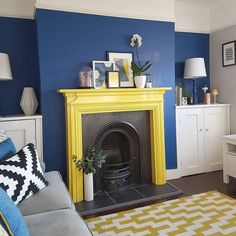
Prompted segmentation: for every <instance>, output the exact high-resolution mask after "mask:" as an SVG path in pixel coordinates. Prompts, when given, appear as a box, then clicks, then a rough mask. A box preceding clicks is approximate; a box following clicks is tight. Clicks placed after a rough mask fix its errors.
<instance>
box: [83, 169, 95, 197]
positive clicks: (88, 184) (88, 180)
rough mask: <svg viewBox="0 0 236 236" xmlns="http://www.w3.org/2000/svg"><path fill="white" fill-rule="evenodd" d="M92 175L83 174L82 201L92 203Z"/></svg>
mask: <svg viewBox="0 0 236 236" xmlns="http://www.w3.org/2000/svg"><path fill="white" fill-rule="evenodd" d="M93 199H94V196H93V173H89V174H85V173H84V200H85V201H93Z"/></svg>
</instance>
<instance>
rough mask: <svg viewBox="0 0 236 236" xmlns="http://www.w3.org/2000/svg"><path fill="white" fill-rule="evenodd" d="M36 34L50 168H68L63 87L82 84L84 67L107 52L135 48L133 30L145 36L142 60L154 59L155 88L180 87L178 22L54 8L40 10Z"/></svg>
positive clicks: (170, 130) (169, 134) (171, 129)
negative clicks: (177, 78) (131, 43)
mask: <svg viewBox="0 0 236 236" xmlns="http://www.w3.org/2000/svg"><path fill="white" fill-rule="evenodd" d="M36 22H37V35H38V48H39V66H40V77H41V78H40V80H41V81H40V82H41V94H40V97H41V113H42V115H43V121H44V125H43V132H44V158H45V161H46V164H47V169H48V170H53V169H57V170H60V171H61V173H62V174H63V176H64V177H65V172H66V145H65V144H66V135H65V118H64V117H65V111H64V99H63V96H62V95H60V94H57V92H56V91H57V89H59V88H77V87H78V73H79V70H80V68H81V67H82V66H84V65H91V62H92V61H93V60H107V58H106V51H131V48H130V47H129V40H130V37H131V36H132V34H133V33H139V34H140V35H141V36H142V37H143V46H142V48H141V58H144V60H146V59H150V60H151V62H152V64H153V66H152V71H150V72H151V74H152V77H153V79H154V86H155V87H158V86H170V87H172V88H174V86H175V74H174V73H175V71H174V66H175V56H174V54H175V33H174V24H173V23H168V22H156V21H145V20H134V19H124V18H115V17H106V16H96V15H88V14H78V13H68V12H67V13H66V12H59V11H50V10H37V12H36ZM165 129H166V156H167V168H168V169H170V168H175V167H176V140H175V112H174V91H171V92H168V93H167V94H166V97H165Z"/></svg>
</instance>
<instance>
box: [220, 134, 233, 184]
mask: <svg viewBox="0 0 236 236" xmlns="http://www.w3.org/2000/svg"><path fill="white" fill-rule="evenodd" d="M223 176H224V183H226V184H228V183H229V176H232V177H234V178H236V135H235V134H234V135H226V136H224V137H223Z"/></svg>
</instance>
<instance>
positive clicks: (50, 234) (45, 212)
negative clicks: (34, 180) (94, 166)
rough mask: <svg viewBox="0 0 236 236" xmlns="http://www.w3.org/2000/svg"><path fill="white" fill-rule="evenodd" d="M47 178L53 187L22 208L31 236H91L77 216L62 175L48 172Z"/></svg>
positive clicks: (30, 200)
mask: <svg viewBox="0 0 236 236" xmlns="http://www.w3.org/2000/svg"><path fill="white" fill-rule="evenodd" d="M45 178H46V179H47V180H48V182H49V185H48V186H47V187H46V188H44V189H42V190H40V191H39V192H38V193H36V194H35V195H33V196H32V197H30V198H28V199H26V200H24V201H23V202H21V203H20V204H19V205H18V207H19V209H20V211H21V213H22V215H23V216H24V218H25V221H26V224H27V225H28V229H29V232H30V235H31V236H44V235H45V236H46V235H47V236H54V235H55V236H76V235H78V236H87V235H90V236H91V235H92V234H91V232H90V231H89V229H88V227H87V225H86V223H85V222H84V221H83V219H82V218H81V217H80V216H79V214H78V213H77V212H76V210H75V207H74V204H73V202H72V200H71V198H70V195H69V193H68V191H67V188H66V186H65V184H64V182H63V180H62V178H61V176H60V174H59V172H56V171H51V172H46V173H45Z"/></svg>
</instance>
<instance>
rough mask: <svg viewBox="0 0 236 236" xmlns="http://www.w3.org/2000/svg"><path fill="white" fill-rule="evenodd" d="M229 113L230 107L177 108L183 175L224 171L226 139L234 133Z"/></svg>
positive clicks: (222, 105) (179, 162) (178, 145)
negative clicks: (223, 155)
mask: <svg viewBox="0 0 236 236" xmlns="http://www.w3.org/2000/svg"><path fill="white" fill-rule="evenodd" d="M229 113H230V106H229V105H227V104H216V105H195V106H178V107H176V127H177V158H178V167H179V170H180V175H181V176H186V175H193V174H198V173H203V172H209V171H216V170H221V169H222V168H223V158H222V136H223V135H226V134H229V132H230V129H229Z"/></svg>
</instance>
